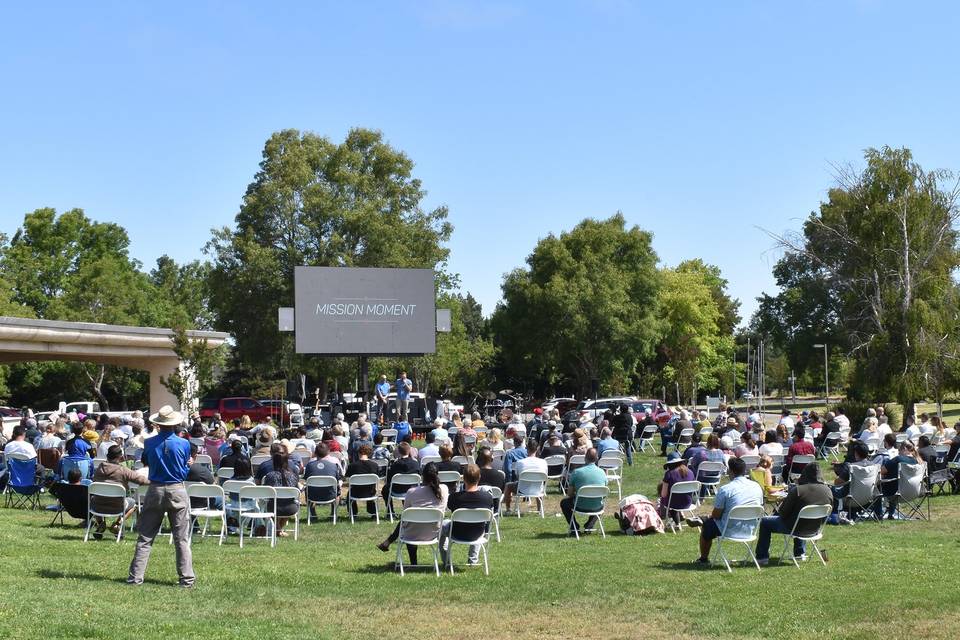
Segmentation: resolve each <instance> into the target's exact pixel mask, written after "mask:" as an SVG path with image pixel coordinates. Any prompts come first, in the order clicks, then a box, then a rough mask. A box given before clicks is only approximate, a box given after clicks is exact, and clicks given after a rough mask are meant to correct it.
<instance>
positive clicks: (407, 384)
mask: <svg viewBox="0 0 960 640" xmlns="http://www.w3.org/2000/svg"><path fill="white" fill-rule="evenodd" d="M396 386H397V421H398V422H406V421H407V408H408V407H409V405H410V392H411V391H413V382H412V381H411V380H410V378H408V377H407V372H406V371H401V372H400V377H399V378H397V385H396Z"/></svg>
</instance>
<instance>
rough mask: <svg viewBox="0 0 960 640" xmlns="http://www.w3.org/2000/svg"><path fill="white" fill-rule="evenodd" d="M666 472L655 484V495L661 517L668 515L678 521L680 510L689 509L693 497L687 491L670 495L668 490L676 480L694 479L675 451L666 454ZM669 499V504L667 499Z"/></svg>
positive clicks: (664, 466)
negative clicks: (657, 497) (657, 499)
mask: <svg viewBox="0 0 960 640" xmlns="http://www.w3.org/2000/svg"><path fill="white" fill-rule="evenodd" d="M663 468H664V470H665V471H666V473H664V474H663V479H662V480H661V481H660V483H659V484H658V485H657V495H659V496H660V500H659V503H660V504H659V512H660V517H661V518H666V517H670V518H672V519H673V521H674V522H676V523H679V522H680V512H681V511H682V510H685V509H689V508H690V505H691V504H693V498H692V497H691V495H690V494H689V493H680V494H677V495H675V496H672V497H671V496H670V490H671V489H672V488H673V485H675V484H676V483H678V482H689V481H690V480H695V479H696V477H695V476H694V474H693V471H692V470H690V468H689V467H687V463H686V460H684V459H683V457H681V456H680V454H679V453H677V452H676V451H672V452H670V455H668V456H667V462H666V463H665V464H664V465H663ZM668 500H669V504H668V502H667V501H668Z"/></svg>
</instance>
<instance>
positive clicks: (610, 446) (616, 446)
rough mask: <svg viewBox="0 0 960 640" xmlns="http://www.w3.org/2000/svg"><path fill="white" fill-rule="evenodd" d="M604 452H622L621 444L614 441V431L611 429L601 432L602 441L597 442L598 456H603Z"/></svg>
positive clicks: (607, 428)
mask: <svg viewBox="0 0 960 640" xmlns="http://www.w3.org/2000/svg"><path fill="white" fill-rule="evenodd" d="M604 451H620V442H619V441H617V440H614V439H613V431H611V430H610V428H609V427H605V428H604V429H603V430H601V431H600V440H599V441H598V442H597V455H598V456H602V455H603V452H604Z"/></svg>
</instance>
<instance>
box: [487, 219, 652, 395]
mask: <svg viewBox="0 0 960 640" xmlns="http://www.w3.org/2000/svg"><path fill="white" fill-rule="evenodd" d="M650 243H651V234H650V233H649V232H646V231H643V230H642V229H640V228H639V227H636V226H634V227H630V228H627V226H626V223H625V220H624V218H623V215H622V214H620V213H617V214H616V215H614V216H612V217H610V218H608V219H607V220H594V219H586V220H584V221H583V222H581V223H580V224H578V225H577V226H576V227H574V228H573V229H572V230H571V231H569V232H564V233H561V234H560V235H559V236H554V235H552V234H551V235H549V236H547V237H546V238H544V239H542V240H540V242H538V243H537V246H536V247H534V250H533V252H532V253H531V254H530V256H528V257H527V265H528V266H527V268H520V269H516V270H514V271H513V272H511V273H509V274H508V275H507V276H506V278H505V279H504V282H503V287H502V288H503V303H502V304H501V305H500V306H498V308H497V310H496V312H495V314H494V317H493V319H492V324H493V327H494V334H495V335H496V336H497V338H498V340H499V341H500V345H499V346H500V348H501V354H502V358H503V362H504V365H505V366H506V367H507V368H508V371H510V372H512V373H513V375H514V376H516V377H521V376H526V377H541V378H547V379H552V380H551V381H554V380H556V379H557V378H559V377H561V376H562V377H566V378H568V379H570V380H573V381H575V383H576V385H577V387H578V388H579V391H580V393H582V394H585V393H587V391H588V390H589V388H590V382H591V379H593V378H597V379H599V380H600V381H601V384H602V385H604V388H605V389H609V390H624V387H625V386H626V385H627V384H628V378H629V376H631V375H632V374H633V373H634V372H635V371H636V368H637V365H638V363H639V362H640V360H641V359H643V358H648V357H650V356H651V355H652V353H653V348H654V345H655V344H656V340H657V337H658V335H659V331H660V329H659V322H658V320H657V316H656V313H655V307H656V298H657V290H658V286H659V276H658V273H657V268H656V264H657V256H656V253H654V251H653V249H652V247H651V245H650Z"/></svg>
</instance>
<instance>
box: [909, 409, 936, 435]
mask: <svg viewBox="0 0 960 640" xmlns="http://www.w3.org/2000/svg"><path fill="white" fill-rule="evenodd" d="M936 431H937V428H936V427H934V426H933V425H932V424H930V416H928V415H927V414H925V413H921V414H920V435H921V436H929V435H931V434H933V433H936ZM910 439H911V440H913V438H910Z"/></svg>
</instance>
